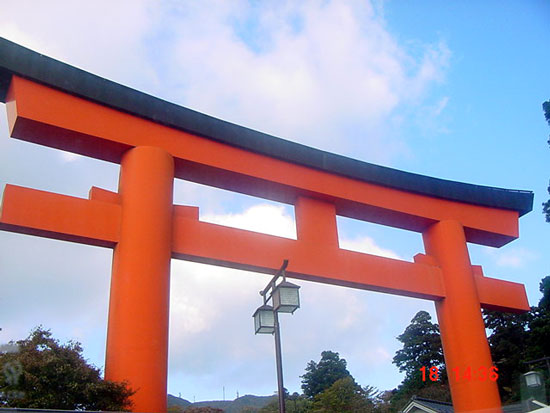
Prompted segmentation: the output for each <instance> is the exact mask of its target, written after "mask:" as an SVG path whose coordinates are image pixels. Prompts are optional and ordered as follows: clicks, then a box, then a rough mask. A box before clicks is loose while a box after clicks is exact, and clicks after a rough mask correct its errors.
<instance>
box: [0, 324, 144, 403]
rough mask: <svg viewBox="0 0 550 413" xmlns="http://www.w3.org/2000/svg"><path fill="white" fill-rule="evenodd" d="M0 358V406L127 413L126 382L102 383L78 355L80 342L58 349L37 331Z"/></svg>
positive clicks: (43, 332) (47, 334) (47, 335)
mask: <svg viewBox="0 0 550 413" xmlns="http://www.w3.org/2000/svg"><path fill="white" fill-rule="evenodd" d="M10 344H11V345H12V347H13V348H14V349H17V351H11V352H4V353H2V354H0V371H2V372H3V373H4V374H0V389H2V392H1V395H0V406H2V407H21V408H41V409H66V410H76V409H78V410H118V411H121V410H129V409H130V408H131V401H130V396H131V395H132V394H133V393H134V392H133V391H132V390H130V389H129V388H128V387H127V385H126V384H125V383H116V382H111V381H106V380H103V379H102V378H101V376H100V371H99V369H97V368H95V367H93V366H90V365H89V364H88V363H87V362H86V360H85V359H84V358H83V356H82V347H81V345H80V343H78V342H74V341H70V342H68V343H67V344H60V343H59V341H58V340H56V339H54V338H52V334H51V332H50V331H49V330H44V329H42V328H41V327H38V328H36V329H35V330H33V331H32V332H31V333H30V335H29V337H28V338H27V339H25V340H20V341H18V342H17V343H13V342H12V343H10Z"/></svg>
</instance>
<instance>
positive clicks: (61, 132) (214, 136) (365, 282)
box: [0, 39, 533, 311]
mask: <svg viewBox="0 0 550 413" xmlns="http://www.w3.org/2000/svg"><path fill="white" fill-rule="evenodd" d="M0 97H1V98H2V100H3V101H4V102H6V103H7V109H8V117H9V126H10V132H11V135H12V136H13V137H15V138H19V139H24V140H27V141H31V142H36V143H39V144H42V145H47V146H52V147H55V148H59V149H63V150H68V151H73V152H76V153H80V154H82V155H87V156H91V157H94V158H98V159H103V160H107V161H112V162H117V163H118V162H120V161H121V158H122V155H123V153H124V152H125V151H127V150H128V149H130V148H132V147H135V146H142V145H149V146H156V147H161V148H162V149H163V150H165V151H166V152H168V153H169V154H171V155H172V156H173V157H174V161H175V175H176V177H180V178H184V179H187V180H190V181H195V182H200V183H204V184H208V185H211V186H217V187H220V188H224V189H229V190H234V191H240V192H243V193H247V194H250V195H255V196H260V197H264V198H268V199H273V200H277V201H282V202H286V203H290V204H292V205H294V206H295V208H296V221H297V229H298V240H297V241H294V240H286V239H282V238H279V237H273V236H269V235H262V234H257V233H252V232H250V231H243V230H236V229H231V228H226V227H222V226H219V225H214V224H207V223H203V222H199V221H198V212H197V210H196V209H195V208H192V207H175V208H174V227H173V245H172V251H173V252H172V255H173V257H175V258H183V259H188V260H194V261H200V262H212V263H216V264H218V265H226V266H231V267H237V268H245V269H252V270H255V271H262V272H269V271H270V269H271V268H276V267H277V266H278V265H279V261H280V259H281V257H282V256H284V257H285V258H289V259H290V260H291V268H289V275H291V276H294V277H298V278H303V279H312V280H317V281H322V282H329V283H333V284H339V285H347V286H351V287H357V288H365V289H369V290H374V291H381V292H387V293H394V294H401V295H407V296H413V297H419V298H426V299H433V300H440V299H442V298H444V297H445V296H446V293H445V288H444V286H443V283H442V281H441V272H440V269H439V267H438V266H437V265H435V264H434V263H433V262H431V261H430V259H429V258H430V257H425V256H422V255H418V256H417V257H415V263H409V262H404V261H399V260H391V259H387V258H382V257H375V256H372V255H369V254H361V253H354V252H351V251H345V250H341V249H339V248H338V238H337V230H336V222H335V215H336V214H338V215H342V216H348V217H352V218H359V219H362V220H365V221H370V222H375V223H381V224H385V225H390V226H393V227H398V228H404V229H408V230H413V231H417V232H423V231H425V230H426V228H427V227H429V226H430V225H431V224H433V223H435V222H438V221H443V220H446V219H453V220H456V221H458V222H460V223H461V224H462V225H463V226H464V229H465V234H466V237H467V240H468V241H470V242H476V243H480V244H485V245H492V246H501V245H504V244H505V243H507V242H509V241H511V240H513V239H515V238H517V236H518V217H519V216H521V215H523V214H525V213H526V212H528V211H530V210H531V208H532V199H533V194H532V193H531V192H528V191H515V190H506V189H500V188H491V187H483V186H477V185H470V184H464V183H460V182H452V181H446V180H441V179H437V178H431V177H426V176H421V175H416V174H411V173H407V172H402V171H398V170H395V169H391V168H385V167H381V166H377V165H372V164H368V163H365V162H360V161H357V160H353V159H349V158H346V157H343V156H339V155H335V154H331V153H328V152H323V151H320V150H317V149H313V148H309V147H306V146H303V145H299V144H296V143H293V142H289V141H285V140H283V139H279V138H275V137H273V136H269V135H266V134H263V133H260V132H256V131H253V130H250V129H247V128H244V127H241V126H237V125H234V124H231V123H228V122H224V121H221V120H219V119H215V118H212V117H209V116H207V115H204V114H201V113H197V112H194V111H192V110H189V109H186V108H183V107H180V106H177V105H174V104H172V103H168V102H165V101H162V100H160V99H157V98H154V97H152V96H149V95H146V94H144V93H141V92H138V91H135V90H132V89H129V88H127V87H124V86H121V85H119V84H116V83H113V82H110V81H108V80H105V79H102V78H99V77H97V76H95V75H92V74H90V73H87V72H84V71H82V70H80V69H77V68H74V67H72V66H69V65H66V64H64V63H61V62H58V61H56V60H54V59H51V58H48V57H45V56H42V55H40V54H38V53H36V52H33V51H30V50H28V49H26V48H23V47H21V46H19V45H16V44H14V43H11V42H9V41H7V40H3V39H0ZM45 102H47V104H45ZM315 200H316V201H315ZM3 204H4V205H3V210H2V214H1V217H0V228H1V229H7V230H11V231H16V232H22V233H29V234H34V235H40V236H47V237H51V238H57V239H64V240H70V241H76V242H82V243H87V244H93V245H100V246H106V247H113V246H114V245H116V243H117V242H118V228H119V225H120V222H119V221H120V206H119V199H118V197H117V195H116V194H112V193H107V192H106V191H102V190H99V189H97V188H96V189H94V190H92V191H91V193H90V200H88V201H87V200H83V199H78V198H74V197H66V196H61V195H57V194H49V193H45V192H42V191H36V190H32V189H25V188H19V187H14V186H11V185H8V186H7V187H6V190H5V193H4V202H3ZM36 205H40V208H36ZM60 217H61V218H62V219H60ZM319 240H323V241H322V242H319ZM312 243H315V245H316V246H315V248H311V245H312ZM254 251H256V253H253V252H254ZM321 251H322V253H320V252H321ZM312 253H313V254H314V256H312ZM367 268H368V271H366V270H365V269H367ZM474 273H475V274H476V280H477V281H476V283H477V287H478V294H479V299H480V303H481V305H482V306H483V307H486V308H494V309H502V310H508V311H525V310H527V309H528V304H527V300H526V296H525V290H524V288H523V286H521V285H519V284H514V283H507V282H504V281H497V280H494V279H491V278H486V277H483V275H482V272H481V269H480V268H478V267H475V271H474ZM497 287H498V288H497Z"/></svg>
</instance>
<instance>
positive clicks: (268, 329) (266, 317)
mask: <svg viewBox="0 0 550 413" xmlns="http://www.w3.org/2000/svg"><path fill="white" fill-rule="evenodd" d="M252 317H254V330H255V331H256V334H273V333H274V332H275V315H274V314H273V307H271V306H270V305H267V304H264V305H262V306H261V307H258V309H257V310H256V311H255V312H254V315H253V316H252Z"/></svg>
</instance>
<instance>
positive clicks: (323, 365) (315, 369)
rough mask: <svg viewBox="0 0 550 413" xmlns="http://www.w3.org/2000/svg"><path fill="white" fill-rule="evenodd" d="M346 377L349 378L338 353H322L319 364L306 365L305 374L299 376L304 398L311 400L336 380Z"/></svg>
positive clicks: (349, 375)
mask: <svg viewBox="0 0 550 413" xmlns="http://www.w3.org/2000/svg"><path fill="white" fill-rule="evenodd" d="M346 377H351V374H350V373H349V371H348V369H347V362H346V360H344V359H341V358H340V355H339V354H338V353H335V352H332V351H323V352H322V353H321V360H320V361H319V363H315V362H314V361H313V360H311V361H310V362H309V363H308V365H307V367H306V373H305V374H304V375H303V376H301V378H302V390H303V391H304V394H305V396H306V397H308V398H310V399H311V398H313V397H315V396H316V395H318V394H320V393H322V392H323V391H325V390H326V389H328V388H329V387H330V386H332V385H333V384H334V383H335V382H336V381H337V380H340V379H343V378H346Z"/></svg>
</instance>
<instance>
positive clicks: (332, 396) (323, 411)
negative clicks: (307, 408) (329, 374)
mask: <svg viewBox="0 0 550 413" xmlns="http://www.w3.org/2000/svg"><path fill="white" fill-rule="evenodd" d="M373 393H375V390H374V389H373V388H371V387H367V388H365V389H363V388H362V387H361V386H360V385H359V384H357V383H356V382H355V380H354V379H353V377H351V376H347V377H344V378H342V379H339V380H336V381H335V382H334V383H333V384H332V386H330V387H329V388H328V389H326V390H325V391H323V392H322V393H319V394H317V395H316V396H315V398H314V401H313V406H312V410H311V411H312V412H315V413H341V412H352V413H370V412H374V411H375V405H374V402H373V399H374V397H375V396H376V394H373Z"/></svg>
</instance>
